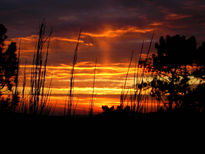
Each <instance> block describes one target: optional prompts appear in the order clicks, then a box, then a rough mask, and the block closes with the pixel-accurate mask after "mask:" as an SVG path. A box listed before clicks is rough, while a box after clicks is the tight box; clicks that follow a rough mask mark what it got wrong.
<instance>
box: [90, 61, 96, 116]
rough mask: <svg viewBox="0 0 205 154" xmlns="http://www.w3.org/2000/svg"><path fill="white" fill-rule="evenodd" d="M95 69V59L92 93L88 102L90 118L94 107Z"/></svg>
mask: <svg viewBox="0 0 205 154" xmlns="http://www.w3.org/2000/svg"><path fill="white" fill-rule="evenodd" d="M96 68H97V58H96V60H95V66H94V73H93V87H92V88H93V91H92V95H91V100H90V112H89V114H90V116H92V115H93V107H94V97H95V79H96Z"/></svg>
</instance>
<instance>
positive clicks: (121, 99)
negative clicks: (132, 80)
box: [120, 51, 134, 109]
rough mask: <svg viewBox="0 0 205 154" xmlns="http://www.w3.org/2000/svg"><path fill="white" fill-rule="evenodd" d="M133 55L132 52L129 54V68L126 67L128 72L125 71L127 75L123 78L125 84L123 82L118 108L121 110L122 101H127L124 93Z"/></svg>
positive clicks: (125, 92)
mask: <svg viewBox="0 0 205 154" xmlns="http://www.w3.org/2000/svg"><path fill="white" fill-rule="evenodd" d="M133 55H134V51H132V52H131V57H130V62H129V66H128V70H127V73H126V76H125V82H124V85H123V87H122V90H121V94H120V107H121V109H123V107H124V101H125V100H126V99H127V93H128V92H127V91H126V86H127V80H128V75H129V72H130V68H131V66H132V59H133Z"/></svg>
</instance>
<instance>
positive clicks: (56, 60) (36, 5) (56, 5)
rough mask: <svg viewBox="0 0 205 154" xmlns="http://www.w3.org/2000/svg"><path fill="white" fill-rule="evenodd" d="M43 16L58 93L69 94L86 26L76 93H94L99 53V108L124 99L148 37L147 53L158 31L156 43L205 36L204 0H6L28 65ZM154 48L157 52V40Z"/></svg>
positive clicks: (2, 13)
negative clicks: (165, 38)
mask: <svg viewBox="0 0 205 154" xmlns="http://www.w3.org/2000/svg"><path fill="white" fill-rule="evenodd" d="M43 19H45V20H46V23H47V28H48V30H49V29H50V28H52V29H53V35H52V39H51V46H50V50H49V60H48V76H47V77H48V81H49V79H50V78H52V88H53V90H52V93H53V95H54V94H67V91H68V87H69V78H70V74H69V73H70V68H71V67H70V66H71V63H72V58H73V52H74V49H75V45H76V42H77V37H78V33H79V30H80V29H82V36H81V39H80V47H79V54H78V62H77V67H76V76H75V88H76V90H75V92H76V93H77V94H81V95H88V94H90V93H91V92H92V78H93V67H94V61H95V59H96V58H97V60H98V64H97V74H96V94H98V97H99V98H98V99H96V102H100V104H99V105H98V106H99V107H100V105H102V104H106V103H107V102H108V104H109V102H111V103H117V102H118V101H119V97H117V96H116V95H119V94H120V91H121V87H122V84H123V82H124V78H125V75H126V72H127V67H128V64H129V58H130V55H131V52H132V50H134V51H135V56H134V57H135V58H137V56H138V55H139V52H140V48H141V44H142V41H143V40H145V44H146V45H145V48H144V53H146V50H147V48H148V45H149V42H150V38H151V36H152V34H153V32H154V33H155V35H154V42H157V41H158V40H159V37H160V36H166V35H176V34H180V35H185V36H187V37H191V36H196V38H197V41H198V43H199V44H201V43H202V42H203V41H205V1H204V0H1V1H0V23H2V24H4V25H5V26H6V27H7V29H8V32H7V35H8V37H9V38H8V40H9V41H16V42H17V44H18V42H19V40H20V39H21V48H22V49H21V50H22V52H21V64H22V67H23V64H24V63H25V61H27V63H28V66H27V67H28V68H29V64H30V63H31V61H32V55H33V51H34V49H35V42H36V34H37V33H38V29H39V25H40V23H41V21H42V20H43ZM151 51H152V52H154V51H155V49H154V45H153V46H152V50H151ZM132 71H134V70H131V72H132ZM28 73H29V72H28ZM131 77H132V76H131V75H130V78H129V79H130V80H131ZM147 78H148V79H149V75H147ZM28 86H29V85H28ZM130 86H131V84H130ZM110 95H112V96H110ZM113 95H115V96H113ZM87 97H88V98H87V99H86V101H87V102H86V103H88V102H89V97H90V96H87ZM106 97H108V98H107V100H102V98H106ZM111 98H112V99H111ZM58 99H59V98H58ZM60 99H61V100H62V98H60ZM57 101H58V100H57ZM63 101H64V100H63ZM82 101H84V102H85V100H82Z"/></svg>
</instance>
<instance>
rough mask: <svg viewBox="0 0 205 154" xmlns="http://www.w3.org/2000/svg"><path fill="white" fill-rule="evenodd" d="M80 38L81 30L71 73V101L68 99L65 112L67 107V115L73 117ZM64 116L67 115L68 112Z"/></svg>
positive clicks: (69, 95)
mask: <svg viewBox="0 0 205 154" xmlns="http://www.w3.org/2000/svg"><path fill="white" fill-rule="evenodd" d="M80 37H81V30H80V32H79V35H78V41H77V44H76V47H75V51H74V56H73V63H72V69H71V73H70V74H71V77H70V87H69V94H68V97H69V99H68V103H67V106H65V111H66V107H67V115H68V116H71V114H72V105H73V88H74V75H75V65H76V63H77V59H78V47H79V44H80ZM64 114H66V112H65V113H64Z"/></svg>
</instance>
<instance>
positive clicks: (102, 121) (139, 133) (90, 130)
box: [0, 112, 205, 144]
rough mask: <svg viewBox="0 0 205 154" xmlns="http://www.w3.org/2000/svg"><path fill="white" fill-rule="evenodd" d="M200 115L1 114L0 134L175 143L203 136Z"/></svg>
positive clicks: (50, 139)
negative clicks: (156, 140)
mask: <svg viewBox="0 0 205 154" xmlns="http://www.w3.org/2000/svg"><path fill="white" fill-rule="evenodd" d="M204 117H205V116H204V113H168V112H164V113H149V114H136V113H116V112H111V113H103V114H99V115H95V116H92V117H91V116H72V117H63V116H34V115H25V114H20V113H1V114H0V134H1V135H5V136H6V138H9V137H10V136H12V137H13V136H16V135H18V136H17V137H15V138H17V139H19V138H22V136H26V139H28V140H30V139H34V138H35V139H36V138H37V140H38V142H44V140H45V139H46V140H49V141H53V140H54V138H58V139H59V141H64V140H65V139H66V141H72V142H74V141H76V143H78V142H79V141H83V144H84V143H89V141H90V140H92V141H97V140H101V141H103V142H104V143H107V142H111V141H112V140H113V139H114V140H115V141H116V140H117V141H118V142H121V143H120V144H122V143H123V144H124V143H126V142H127V141H133V143H134V141H141V140H140V139H139V137H140V138H141V139H145V140H146V142H147V141H148V138H152V139H159V141H158V143H159V144H161V143H163V142H164V139H167V140H170V138H172V139H173V141H174V142H176V141H178V139H180V138H182V135H183V136H185V137H186V138H190V136H192V137H197V138H198V137H199V138H203V137H202V136H203V135H204V132H205V131H204V130H205V129H204V128H205V127H204V123H205V120H204ZM172 134H173V135H174V136H172ZM8 136H9V137H8ZM152 136H153V137H152ZM123 138H127V140H124V139H123ZM128 138H129V140H128ZM183 138H184V137H183ZM62 139H63V140H62ZM24 141H25V142H26V141H27V140H25V139H24ZM55 141H58V140H55ZM192 141H193V140H192ZM146 142H143V143H146ZM180 144H181V143H180Z"/></svg>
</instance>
